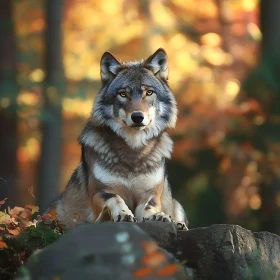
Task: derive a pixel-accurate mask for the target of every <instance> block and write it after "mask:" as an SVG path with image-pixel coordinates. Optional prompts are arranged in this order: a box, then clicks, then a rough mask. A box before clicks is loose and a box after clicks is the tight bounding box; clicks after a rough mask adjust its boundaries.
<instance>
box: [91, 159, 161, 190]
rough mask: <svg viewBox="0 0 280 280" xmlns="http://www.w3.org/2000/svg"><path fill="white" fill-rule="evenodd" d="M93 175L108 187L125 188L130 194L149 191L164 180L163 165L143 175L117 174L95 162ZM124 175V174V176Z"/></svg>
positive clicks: (131, 173) (134, 173) (132, 173)
mask: <svg viewBox="0 0 280 280" xmlns="http://www.w3.org/2000/svg"><path fill="white" fill-rule="evenodd" d="M92 171H93V175H94V176H95V178H96V179H97V180H99V181H100V182H102V183H103V184H104V185H106V186H109V187H119V186H122V187H126V188H128V189H129V190H130V191H131V192H139V191H141V192H143V191H150V190H152V189H153V188H154V186H155V185H157V184H159V183H161V182H162V180H163V178H164V165H163V164H161V165H160V166H158V167H156V168H153V169H152V170H151V171H147V172H145V173H138V172H137V173H136V172H127V173H126V172H117V171H112V170H111V169H109V168H106V167H104V166H102V164H101V163H99V162H95V163H94V164H93V167H92ZM125 173H126V174H125Z"/></svg>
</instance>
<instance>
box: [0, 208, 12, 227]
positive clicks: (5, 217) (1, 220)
mask: <svg viewBox="0 0 280 280" xmlns="http://www.w3.org/2000/svg"><path fill="white" fill-rule="evenodd" d="M10 221H11V217H10V215H9V214H7V213H5V212H2V211H0V224H6V223H9V222H10Z"/></svg>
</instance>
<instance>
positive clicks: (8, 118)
mask: <svg viewBox="0 0 280 280" xmlns="http://www.w3.org/2000/svg"><path fill="white" fill-rule="evenodd" d="M17 93H18V88H17V84H16V44H15V37H14V28H13V21H12V1H11V0H2V1H0V135H1V136H0V200H2V199H4V198H6V197H8V205H11V206H14V205H15V203H17V191H16V176H17V158H16V152H17V113H16V96H17Z"/></svg>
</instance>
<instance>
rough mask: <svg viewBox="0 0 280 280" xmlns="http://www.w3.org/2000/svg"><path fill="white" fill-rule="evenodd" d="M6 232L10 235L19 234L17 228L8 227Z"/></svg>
mask: <svg viewBox="0 0 280 280" xmlns="http://www.w3.org/2000/svg"><path fill="white" fill-rule="evenodd" d="M8 232H9V233H10V234H12V235H19V234H20V231H19V229H18V228H15V229H8Z"/></svg>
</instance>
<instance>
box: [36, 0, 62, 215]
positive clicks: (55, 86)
mask: <svg viewBox="0 0 280 280" xmlns="http://www.w3.org/2000/svg"><path fill="white" fill-rule="evenodd" d="M45 5H46V36H45V43H46V49H45V50H46V53H45V71H46V79H45V85H44V110H43V113H42V153H41V161H40V165H39V186H38V188H39V189H38V200H39V201H38V203H39V207H40V209H41V211H43V210H44V209H45V208H46V207H47V206H48V204H49V203H50V202H51V201H52V200H53V199H54V198H55V197H56V196H57V195H58V191H59V174H60V160H61V125H62V115H61V114H62V113H61V112H62V109H61V99H62V93H63V92H64V89H65V77H64V70H63V63H62V36H61V21H62V9H63V0H46V1H45Z"/></svg>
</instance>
